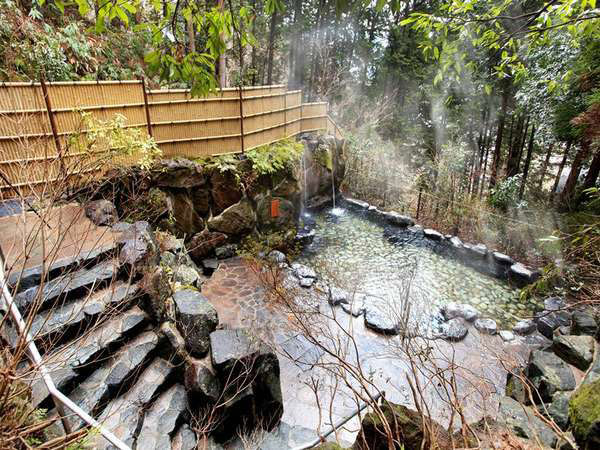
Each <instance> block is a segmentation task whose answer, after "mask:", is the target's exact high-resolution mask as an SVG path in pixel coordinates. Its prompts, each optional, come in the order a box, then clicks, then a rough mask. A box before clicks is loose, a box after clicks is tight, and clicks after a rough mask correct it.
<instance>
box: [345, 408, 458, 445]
mask: <svg viewBox="0 0 600 450" xmlns="http://www.w3.org/2000/svg"><path fill="white" fill-rule="evenodd" d="M381 411H382V413H383V416H384V417H385V420H386V422H387V423H388V424H389V426H390V428H391V430H392V435H393V438H394V441H395V442H396V448H401V447H399V445H401V446H403V448H405V449H413V448H414V449H418V448H428V449H441V448H449V447H450V442H451V441H450V436H449V435H448V433H447V431H446V430H444V428H442V426H441V425H439V424H438V423H436V422H434V421H431V429H432V431H433V433H434V434H435V438H434V439H431V436H429V435H427V433H426V432H425V431H424V429H423V418H422V417H421V416H420V415H419V413H418V412H416V411H413V410H411V409H409V408H407V407H406V406H402V405H395V404H393V403H390V402H386V403H384V404H383V405H382V406H381ZM353 449H355V450H388V439H387V436H386V433H385V431H384V423H383V420H382V418H381V417H380V416H379V415H377V414H376V413H369V414H367V415H366V416H365V417H364V419H363V421H362V426H361V430H360V432H359V434H358V437H357V438H356V442H355V443H354V446H353Z"/></svg>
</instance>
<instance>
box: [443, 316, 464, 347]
mask: <svg viewBox="0 0 600 450" xmlns="http://www.w3.org/2000/svg"><path fill="white" fill-rule="evenodd" d="M468 332H469V330H467V327H466V326H465V324H464V322H463V320H462V319H460V318H458V317H456V318H454V319H450V320H449V321H447V322H445V323H443V324H442V325H441V326H440V337H441V338H443V339H446V340H447V341H450V342H458V341H462V340H463V339H464V338H465V337H466V336H467V333H468Z"/></svg>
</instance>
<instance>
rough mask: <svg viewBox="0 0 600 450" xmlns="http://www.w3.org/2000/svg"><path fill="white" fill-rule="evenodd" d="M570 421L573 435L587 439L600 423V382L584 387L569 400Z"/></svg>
mask: <svg viewBox="0 0 600 450" xmlns="http://www.w3.org/2000/svg"><path fill="white" fill-rule="evenodd" d="M569 419H570V422H571V426H572V427H573V434H574V435H575V436H576V437H577V438H578V439H580V440H583V439H585V438H586V437H587V435H588V433H590V432H591V431H592V427H593V426H594V425H595V424H596V423H597V422H598V421H600V380H596V381H594V382H592V383H588V384H585V385H582V386H581V387H580V388H579V389H578V390H577V391H576V392H575V393H574V394H573V396H572V397H571V399H570V400H569ZM590 448H591V447H590Z"/></svg>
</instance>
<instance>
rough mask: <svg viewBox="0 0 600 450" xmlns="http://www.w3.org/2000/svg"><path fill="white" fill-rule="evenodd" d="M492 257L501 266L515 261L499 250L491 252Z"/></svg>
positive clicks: (510, 264)
mask: <svg viewBox="0 0 600 450" xmlns="http://www.w3.org/2000/svg"><path fill="white" fill-rule="evenodd" d="M492 258H493V259H494V261H495V262H496V263H497V264H501V265H503V266H512V265H513V264H514V263H515V260H514V259H512V258H511V257H510V256H508V255H505V254H504V253H500V252H492Z"/></svg>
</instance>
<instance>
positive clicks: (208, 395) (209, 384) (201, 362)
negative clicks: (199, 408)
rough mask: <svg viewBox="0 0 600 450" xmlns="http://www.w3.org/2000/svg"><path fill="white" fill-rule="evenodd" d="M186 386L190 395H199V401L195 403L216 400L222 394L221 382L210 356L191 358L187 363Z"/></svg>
mask: <svg viewBox="0 0 600 450" xmlns="http://www.w3.org/2000/svg"><path fill="white" fill-rule="evenodd" d="M184 379H185V388H186V389H187V391H188V395H190V396H192V397H197V398H198V397H199V400H200V401H199V402H192V405H194V404H203V403H204V402H205V401H206V400H209V401H211V402H213V403H214V402H216V401H217V400H219V396H220V395H221V382H220V381H219V379H218V378H217V376H216V373H215V370H214V369H213V367H212V363H211V360H210V357H209V356H207V357H206V358H204V359H195V358H190V359H188V360H187V361H186V364H185V377H184Z"/></svg>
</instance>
